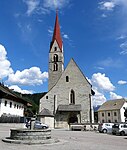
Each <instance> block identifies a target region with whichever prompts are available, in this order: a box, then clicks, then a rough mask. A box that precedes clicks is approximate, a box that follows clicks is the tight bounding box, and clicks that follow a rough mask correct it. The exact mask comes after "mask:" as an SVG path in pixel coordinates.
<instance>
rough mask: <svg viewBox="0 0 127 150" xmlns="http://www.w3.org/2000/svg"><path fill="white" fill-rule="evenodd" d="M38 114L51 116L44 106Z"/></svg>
mask: <svg viewBox="0 0 127 150" xmlns="http://www.w3.org/2000/svg"><path fill="white" fill-rule="evenodd" d="M38 116H53V114H52V113H51V112H50V111H49V110H48V109H46V108H44V109H43V110H42V111H41V112H40V113H39V114H38Z"/></svg>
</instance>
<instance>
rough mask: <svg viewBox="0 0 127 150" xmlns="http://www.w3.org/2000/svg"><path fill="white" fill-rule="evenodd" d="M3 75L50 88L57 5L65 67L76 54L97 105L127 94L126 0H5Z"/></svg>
mask: <svg viewBox="0 0 127 150" xmlns="http://www.w3.org/2000/svg"><path fill="white" fill-rule="evenodd" d="M0 6H1V9H0V18H1V23H0V80H1V82H4V84H5V85H7V86H8V87H9V88H12V89H14V90H16V91H19V92H22V93H38V92H45V91H47V82H48V53H49V46H50V41H51V39H52V32H53V28H54V22H55V15H56V14H55V11H56V8H57V9H58V13H59V22H60V26H61V34H62V39H63V45H64V57H65V67H66V65H67V64H68V62H69V61H70V59H71V58H74V60H75V61H76V63H77V64H78V66H79V67H80V69H81V70H82V72H83V73H84V75H85V76H86V77H87V78H88V80H89V81H90V82H91V84H92V86H93V90H94V91H95V92H96V95H95V96H94V97H93V101H94V105H98V104H102V103H103V102H105V101H106V100H109V99H115V98H121V97H124V98H126V97H127V67H126V66H127V0H104V1H103V0H93V1H92V2H91V1H89V0H79V1H77V0H4V1H0Z"/></svg>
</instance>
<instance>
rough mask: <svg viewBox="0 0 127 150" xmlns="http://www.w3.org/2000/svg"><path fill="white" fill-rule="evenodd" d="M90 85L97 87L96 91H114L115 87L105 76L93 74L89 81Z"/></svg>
mask: <svg viewBox="0 0 127 150" xmlns="http://www.w3.org/2000/svg"><path fill="white" fill-rule="evenodd" d="M91 82H92V85H93V86H95V87H97V89H98V91H106V92H110V91H114V90H115V86H114V85H113V84H112V83H111V81H110V79H109V78H108V77H106V76H105V74H101V73H95V74H93V75H92V79H91Z"/></svg>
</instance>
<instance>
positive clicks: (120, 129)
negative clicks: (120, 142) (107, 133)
mask: <svg viewBox="0 0 127 150" xmlns="http://www.w3.org/2000/svg"><path fill="white" fill-rule="evenodd" d="M112 134H114V135H122V136H124V135H127V123H119V124H114V125H113V127H112Z"/></svg>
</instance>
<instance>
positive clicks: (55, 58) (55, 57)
mask: <svg viewBox="0 0 127 150" xmlns="http://www.w3.org/2000/svg"><path fill="white" fill-rule="evenodd" d="M53 60H54V62H58V55H57V54H55V55H54V56H53Z"/></svg>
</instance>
